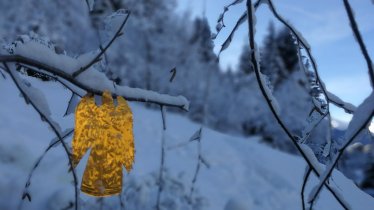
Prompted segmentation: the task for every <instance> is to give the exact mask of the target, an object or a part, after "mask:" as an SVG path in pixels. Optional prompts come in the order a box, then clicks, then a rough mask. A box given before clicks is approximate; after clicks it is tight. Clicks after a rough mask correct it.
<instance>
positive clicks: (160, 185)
mask: <svg viewBox="0 0 374 210" xmlns="http://www.w3.org/2000/svg"><path fill="white" fill-rule="evenodd" d="M160 108H161V117H162V128H163V129H162V137H161V138H162V139H161V163H160V171H159V176H158V191H157V200H156V209H157V210H160V209H161V208H160V200H161V194H162V191H163V188H164V178H163V172H164V165H165V138H166V136H165V135H166V133H165V132H166V119H165V111H166V110H165V107H164V106H160Z"/></svg>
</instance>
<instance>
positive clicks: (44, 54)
mask: <svg viewBox="0 0 374 210" xmlns="http://www.w3.org/2000/svg"><path fill="white" fill-rule="evenodd" d="M96 55H97V54H96V53H86V54H84V55H81V56H79V57H78V58H72V57H69V56H67V55H63V54H56V53H55V52H54V51H52V50H51V49H50V48H48V47H47V46H44V45H42V44H40V43H38V42H35V41H29V42H27V43H24V44H18V45H17V46H16V47H14V49H13V52H12V54H10V53H7V52H4V50H3V51H0V62H16V63H19V64H25V65H29V66H32V67H34V68H35V70H37V71H39V72H41V73H43V71H44V72H48V73H50V74H52V75H55V76H56V77H58V78H59V79H62V80H64V81H66V82H68V83H70V84H71V85H72V86H75V88H78V89H80V90H79V91H80V92H82V90H83V91H84V92H90V93H94V94H98V95H101V94H102V93H103V91H104V90H109V91H111V92H112V93H113V94H114V95H120V96H123V97H124V98H126V100H128V101H140V102H150V103H155V104H159V105H163V106H172V107H178V108H181V109H183V110H186V111H188V108H189V102H188V100H187V99H186V98H185V97H183V96H170V95H166V94H160V93H157V92H154V91H149V90H143V89H139V88H131V87H127V86H115V85H113V82H112V81H110V80H109V79H108V78H107V77H106V76H105V75H104V73H102V72H99V71H97V70H96V69H94V67H92V66H91V67H90V68H89V70H87V71H84V72H83V73H81V74H80V75H78V76H77V77H75V78H74V77H73V75H72V74H73V73H74V72H75V71H76V69H80V66H85V64H87V63H90V62H91V61H92V58H94V57H96ZM38 69H39V70H38Z"/></svg>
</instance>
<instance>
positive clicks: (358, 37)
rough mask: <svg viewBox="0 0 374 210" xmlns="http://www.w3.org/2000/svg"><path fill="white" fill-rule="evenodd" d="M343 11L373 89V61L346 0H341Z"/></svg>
mask: <svg viewBox="0 0 374 210" xmlns="http://www.w3.org/2000/svg"><path fill="white" fill-rule="evenodd" d="M343 3H344V7H345V10H346V11H347V15H348V18H349V22H350V23H351V24H350V25H351V28H352V31H353V34H354V36H355V37H356V40H357V42H358V45H359V46H360V49H361V52H362V54H363V55H364V58H365V60H366V64H367V66H368V71H369V76H370V81H371V87H372V88H374V65H373V61H372V60H371V58H370V55H369V53H368V51H367V49H366V46H365V43H364V40H363V39H362V36H361V33H360V30H359V29H358V26H357V23H356V20H355V17H354V15H353V11H352V8H351V5H350V4H349V2H348V0H343Z"/></svg>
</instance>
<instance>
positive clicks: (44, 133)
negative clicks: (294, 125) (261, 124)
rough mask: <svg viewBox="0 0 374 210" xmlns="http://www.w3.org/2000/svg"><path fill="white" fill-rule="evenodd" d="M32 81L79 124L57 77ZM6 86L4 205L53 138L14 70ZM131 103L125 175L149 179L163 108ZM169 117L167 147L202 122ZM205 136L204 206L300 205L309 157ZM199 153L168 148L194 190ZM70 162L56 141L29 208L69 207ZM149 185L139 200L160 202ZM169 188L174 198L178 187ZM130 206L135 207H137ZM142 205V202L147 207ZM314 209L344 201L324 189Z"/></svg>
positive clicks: (355, 204)
mask: <svg viewBox="0 0 374 210" xmlns="http://www.w3.org/2000/svg"><path fill="white" fill-rule="evenodd" d="M31 81H32V82H33V84H35V86H36V87H43V88H44V90H45V91H44V92H45V93H46V96H47V99H48V102H49V103H50V107H51V110H52V112H53V113H54V115H53V118H54V119H55V120H56V121H57V122H59V123H61V126H62V128H63V129H65V128H69V127H72V126H73V116H69V117H67V118H63V117H62V115H63V113H64V111H65V108H66V103H67V101H68V99H69V97H70V95H69V92H68V91H67V90H64V89H63V88H62V87H60V86H59V85H57V84H55V83H50V82H48V83H43V84H42V83H41V82H39V81H35V80H31ZM0 93H1V100H0V209H1V210H12V209H17V208H18V207H19V206H18V205H19V202H20V197H21V194H22V190H23V186H24V185H25V182H26V178H27V175H28V172H29V171H30V170H31V168H32V166H33V164H34V162H35V161H36V160H37V158H38V157H39V155H40V154H42V152H43V151H44V149H45V148H46V147H47V146H48V144H49V143H50V140H51V139H52V138H53V133H52V132H51V131H50V130H49V129H48V128H47V126H46V124H45V123H41V122H40V120H39V116H38V115H37V114H36V112H35V111H34V110H33V109H32V108H31V106H26V105H25V103H24V100H23V99H22V98H21V97H19V93H18V91H16V89H15V86H14V85H13V84H12V83H11V80H10V78H9V77H8V79H7V80H3V79H2V78H0ZM131 107H132V110H133V112H134V130H135V146H136V160H135V165H134V169H133V171H132V172H131V173H130V174H126V175H125V178H124V180H125V183H126V182H127V181H128V180H138V182H141V180H147V179H148V178H149V177H151V176H150V174H151V173H156V172H158V170H159V165H160V143H161V137H162V125H161V115H160V112H159V111H155V110H148V109H145V108H144V107H143V106H141V105H138V104H137V103H131ZM166 118H167V133H166V145H167V147H168V146H173V145H177V144H179V143H182V142H186V141H188V140H189V138H190V137H191V135H192V134H194V133H195V131H196V130H197V129H198V128H199V127H200V125H199V124H196V123H193V122H191V121H190V120H188V119H186V118H184V117H182V116H180V115H176V114H172V113H167V115H166ZM202 138H203V139H202V151H203V156H204V158H205V159H206V160H207V161H208V163H209V164H210V168H209V169H207V168H206V167H204V166H202V168H201V170H200V174H199V176H198V179H197V195H199V196H201V197H203V198H204V202H203V203H204V205H202V207H203V208H202V209H209V210H220V209H225V206H226V209H225V210H239V209H240V210H252V209H259V210H277V209H279V210H285V209H287V210H293V209H294V210H299V209H301V199H300V189H301V182H302V177H303V174H304V170H305V163H304V161H303V160H302V159H301V158H300V157H297V156H292V155H289V154H285V153H282V152H279V151H277V150H274V149H272V148H269V147H267V146H266V145H263V144H261V143H259V140H260V138H258V137H252V138H242V137H233V136H228V135H224V134H221V133H219V132H216V131H212V130H209V129H204V130H203V137H202ZM71 139H72V137H69V138H67V140H66V141H68V142H70V141H71ZM86 157H87V156H86ZM84 160H85V159H84ZM84 160H82V162H81V163H80V165H79V166H78V169H77V171H78V176H79V179H80V178H81V177H82V173H83V170H84V164H85V163H84ZM196 161H197V145H196V142H193V143H190V144H188V145H187V146H185V147H180V148H177V149H173V150H167V153H166V162H165V163H166V168H167V169H168V176H170V177H175V179H176V180H178V181H179V182H180V183H182V191H183V192H184V193H186V194H188V192H189V188H190V183H191V180H192V178H193V173H194V170H195V167H196ZM67 169H68V166H67V160H66V156H65V154H64V152H63V150H62V147H61V146H59V147H57V148H54V149H52V150H51V151H50V153H48V155H47V156H46V158H45V159H44V160H43V161H42V163H41V164H40V166H39V167H38V169H37V171H36V173H35V174H34V176H33V179H32V180H31V187H30V193H31V197H32V202H28V201H27V200H25V201H24V203H23V205H22V206H21V207H22V209H37V210H43V209H63V208H65V207H67V206H68V205H69V201H72V200H73V197H74V193H73V187H72V185H71V181H72V176H71V174H69V173H68V172H67ZM331 183H332V184H333V185H335V186H337V188H338V189H340V191H341V192H340V193H341V194H342V195H344V197H346V199H347V201H348V203H350V204H351V207H352V209H355V210H370V209H372V208H373V206H374V199H373V198H371V197H370V196H369V195H367V194H365V193H363V192H362V191H361V190H359V189H358V188H357V187H356V186H355V185H354V184H353V183H352V182H351V181H350V180H348V179H347V178H345V177H344V176H343V175H342V174H341V173H339V172H335V173H334V176H333V181H332V182H331ZM315 184H317V180H316V179H315V178H314V177H313V178H312V180H311V181H310V182H309V185H308V187H307V190H306V195H308V194H309V191H310V189H311V188H312V186H314V185H315ZM125 185H126V184H125ZM143 186H145V185H143ZM148 187H149V188H152V189H151V191H153V192H155V190H156V188H155V186H154V185H152V184H149V186H148ZM147 192H148V191H146V190H143V191H137V192H135V193H138V194H137V195H136V196H135V197H136V199H137V201H138V202H140V203H146V202H148V203H150V202H152V205H148V206H153V205H154V202H155V199H154V196H153V197H152V196H151V198H149V197H147V195H148V194H147ZM165 194H168V195H167V196H168V197H170V196H171V198H173V197H172V196H173V193H171V194H172V195H170V193H168V192H166V193H165ZM150 195H154V193H153V194H152V193H151V194H150ZM174 196H175V197H174V199H175V200H178V199H180V197H178V194H177V193H175V194H174ZM129 197H131V196H129ZM81 199H82V200H83V201H85V202H89V201H91V200H92V198H90V197H89V196H86V195H84V194H81ZM106 200H114V198H105V199H104V202H105V201H106ZM113 202H114V201H113ZM125 205H126V204H125ZM144 206H147V205H145V204H144ZM178 208H179V207H176V208H175V209H178ZM90 209H93V208H90ZM127 209H130V210H131V207H129V208H127ZM139 209H142V210H143V209H146V207H142V208H139ZM179 209H183V208H179ZM315 209H318V210H334V209H342V208H341V207H340V206H339V205H338V204H337V202H336V201H335V200H334V199H333V198H332V196H331V195H330V194H329V193H328V192H327V191H326V190H323V192H322V194H321V195H320V197H319V200H318V202H317V203H316V205H315Z"/></svg>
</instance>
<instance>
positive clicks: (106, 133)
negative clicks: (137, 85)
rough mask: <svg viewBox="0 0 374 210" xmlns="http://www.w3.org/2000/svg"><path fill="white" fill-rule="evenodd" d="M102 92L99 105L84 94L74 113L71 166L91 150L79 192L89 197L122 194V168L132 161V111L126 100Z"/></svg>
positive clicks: (128, 168) (133, 151) (129, 168)
mask: <svg viewBox="0 0 374 210" xmlns="http://www.w3.org/2000/svg"><path fill="white" fill-rule="evenodd" d="M117 101H118V105H117V106H115V105H114V103H113V99H112V95H111V94H110V92H108V91H104V93H103V95H102V105H101V106H99V107H98V106H96V104H95V99H94V97H93V96H89V95H86V96H84V97H83V98H82V100H81V101H80V102H79V104H78V106H77V109H76V111H75V132H74V138H73V143H72V144H73V165H74V167H76V166H77V164H78V163H79V161H80V160H81V158H82V157H83V156H84V154H85V153H86V152H87V150H88V149H91V152H90V156H89V158H88V162H87V165H86V169H85V171H84V174H83V180H82V186H81V191H82V192H84V193H87V194H89V195H93V196H109V195H114V194H118V193H121V191H122V166H125V168H126V170H127V171H130V170H131V168H132V165H133V162H134V157H135V149H134V136H133V119H132V112H131V110H130V107H129V106H128V104H127V102H126V100H125V99H124V98H122V97H117Z"/></svg>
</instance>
